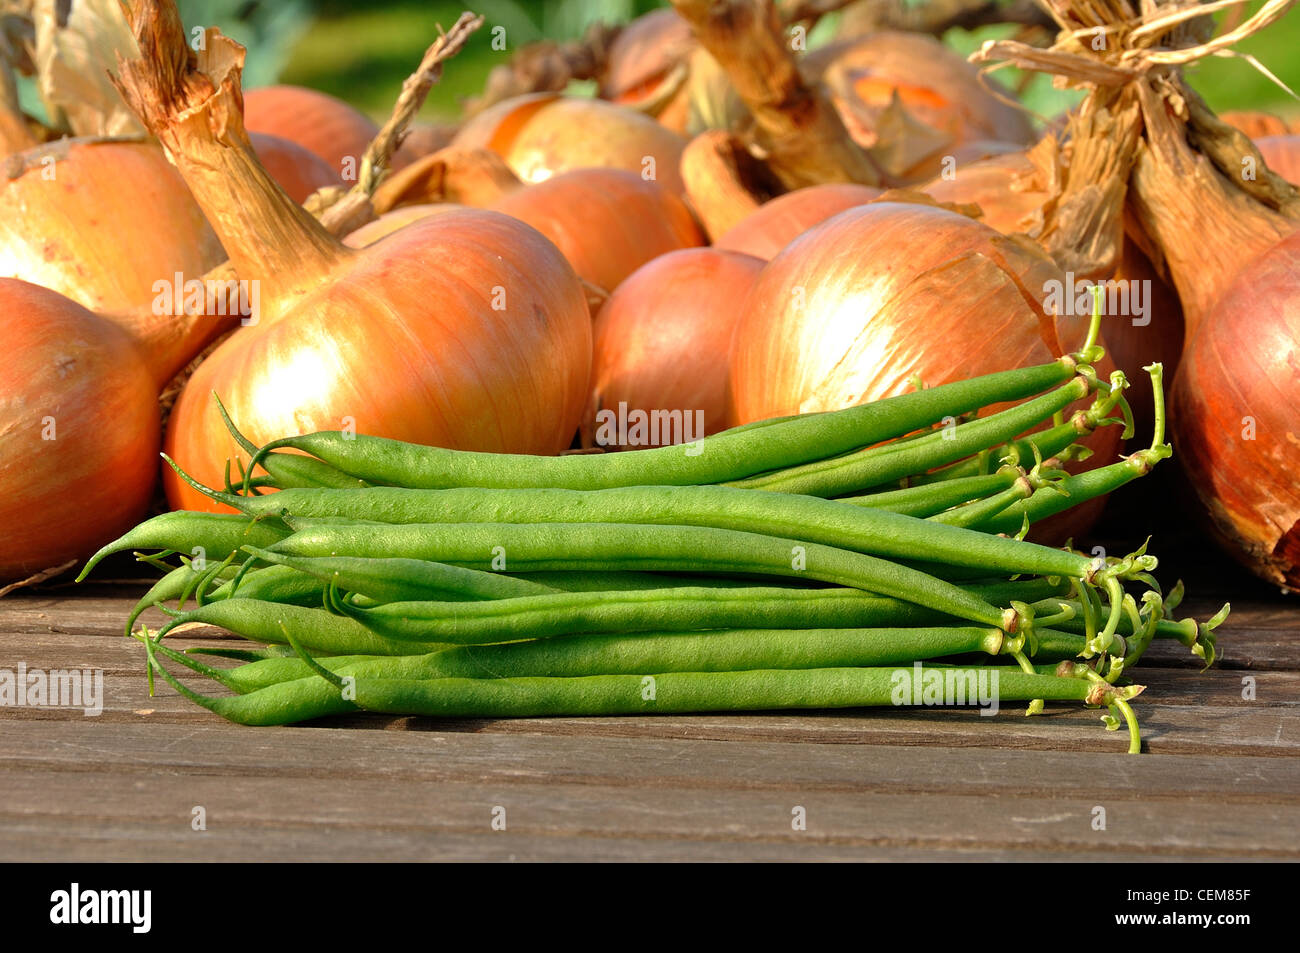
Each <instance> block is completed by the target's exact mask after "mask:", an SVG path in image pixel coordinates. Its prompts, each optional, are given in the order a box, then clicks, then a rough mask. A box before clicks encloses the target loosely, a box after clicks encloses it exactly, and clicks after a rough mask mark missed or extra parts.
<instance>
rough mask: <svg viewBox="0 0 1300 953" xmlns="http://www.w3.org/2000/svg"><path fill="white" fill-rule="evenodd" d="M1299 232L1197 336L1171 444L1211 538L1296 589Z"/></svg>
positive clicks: (1236, 288) (1299, 535) (1299, 552)
mask: <svg viewBox="0 0 1300 953" xmlns="http://www.w3.org/2000/svg"><path fill="white" fill-rule="evenodd" d="M1298 406H1300V232H1297V233H1294V234H1292V235H1291V236H1290V237H1289V238H1287V239H1285V240H1284V241H1282V242H1281V243H1279V244H1278V245H1276V246H1274V247H1273V249H1272V250H1270V251H1269V252H1267V253H1266V254H1264V255H1263V256H1262V257H1261V258H1260V259H1259V260H1258V261H1256V262H1255V263H1254V264H1252V265H1249V266H1247V267H1246V269H1245V270H1244V271H1242V272H1241V273H1240V274H1239V275H1238V277H1237V279H1236V281H1234V282H1233V283H1232V284H1231V285H1230V286H1229V287H1228V288H1227V289H1226V290H1225V291H1224V293H1223V296H1222V297H1220V298H1219V299H1218V301H1217V302H1216V303H1215V305H1214V307H1213V308H1212V309H1211V317H1210V319H1209V320H1207V321H1205V322H1204V323H1203V324H1202V325H1201V327H1200V328H1199V329H1198V330H1197V331H1196V333H1195V334H1193V335H1192V336H1191V340H1190V341H1189V342H1188V346H1187V350H1186V352H1185V353H1184V355H1183V363H1182V366H1181V367H1180V368H1179V371H1178V376H1177V378H1176V380H1175V384H1174V395H1173V408H1172V417H1173V429H1174V447H1175V448H1176V450H1177V453H1178V458H1179V459H1180V460H1181V461H1182V466H1183V469H1184V471H1185V472H1186V473H1187V476H1188V479H1189V480H1190V482H1191V484H1192V486H1193V487H1194V488H1195V490H1196V493H1197V495H1198V496H1199V497H1200V499H1201V501H1202V502H1203V503H1204V505H1205V508H1206V511H1207V512H1208V514H1209V517H1210V523H1211V526H1212V528H1213V530H1214V533H1215V535H1216V536H1217V537H1218V538H1219V539H1220V541H1221V542H1223V543H1224V545H1225V546H1226V548H1227V550H1228V552H1229V553H1231V554H1232V555H1233V556H1234V557H1235V558H1236V559H1237V560H1238V561H1240V562H1241V563H1243V564H1244V565H1245V566H1247V567H1248V568H1249V569H1250V570H1251V571H1252V572H1254V573H1255V574H1256V575H1257V576H1259V577H1260V578H1262V579H1266V580H1268V581H1269V582H1271V583H1274V584H1276V585H1279V586H1282V587H1284V588H1286V589H1290V590H1292V591H1297V590H1300V478H1298V477H1297V475H1296V471H1297V463H1300V426H1297V424H1296V408H1297V407H1298Z"/></svg>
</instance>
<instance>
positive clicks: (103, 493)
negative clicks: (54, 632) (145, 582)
mask: <svg viewBox="0 0 1300 953" xmlns="http://www.w3.org/2000/svg"><path fill="white" fill-rule="evenodd" d="M0 327H3V330H4V343H5V346H4V349H3V351H2V352H0V408H3V410H4V423H3V426H0V525H2V526H3V527H4V545H3V547H0V582H8V581H13V580H16V579H22V578H24V577H27V576H30V575H32V574H34V573H37V572H40V571H41V570H45V569H50V568H53V567H55V566H58V565H61V564H63V563H65V562H67V561H68V560H72V559H77V558H81V557H84V556H86V555H88V554H90V553H91V552H94V550H95V549H96V548H97V547H99V546H100V545H102V544H103V543H105V542H107V541H108V540H110V539H112V538H114V537H115V536H117V535H119V534H120V533H122V532H123V531H124V530H126V529H127V528H129V527H130V526H131V525H132V524H133V523H135V522H136V521H137V520H139V519H140V517H141V516H142V515H143V514H144V512H145V509H146V508H147V507H148V505H149V500H150V497H151V496H152V494H153V487H154V481H155V479H156V477H157V470H156V463H155V461H156V460H157V456H156V454H157V452H158V427H159V425H158V399H157V390H156V388H155V385H154V383H153V375H152V374H151V372H150V369H149V368H148V367H146V366H145V363H144V360H143V358H142V357H141V355H140V354H139V353H138V352H137V350H136V347H135V345H134V344H133V343H132V342H131V340H130V338H128V337H127V335H126V334H125V333H124V332H123V331H122V330H121V329H119V328H118V327H116V326H115V325H113V324H111V323H110V322H108V321H105V320H103V319H102V318H99V317H97V316H96V315H94V314H92V313H91V312H89V311H87V310H86V309H85V308H83V307H81V305H79V304H77V303H76V302H74V301H71V300H69V299H68V298H65V297H64V296H62V295H60V294H57V293H55V292H53V291H50V290H48V289H46V288H41V287H38V286H37V285H33V284H28V283H27V282H23V281H14V280H12V279H8V278H0Z"/></svg>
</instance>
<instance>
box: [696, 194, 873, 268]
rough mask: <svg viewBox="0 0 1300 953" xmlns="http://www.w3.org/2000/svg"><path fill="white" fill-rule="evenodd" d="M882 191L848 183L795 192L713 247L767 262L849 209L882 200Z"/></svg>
mask: <svg viewBox="0 0 1300 953" xmlns="http://www.w3.org/2000/svg"><path fill="white" fill-rule="evenodd" d="M881 191H882V190H881V189H875V188H872V187H871V186H868V185H854V184H852V183H848V182H832V183H828V184H825V185H810V186H808V188H805V189H795V190H794V191H793V192H787V193H786V194H785V195H778V196H777V197H776V198H774V199H772V200H770V201H768V202H764V203H763V204H762V205H761V206H759V207H758V209H756V210H755V211H754V212H752V213H750V214H749V215H748V216H746V217H745V218H744V219H742V220H741V221H740V222H738V223H737V224H735V225H733V226H732V227H731V228H729V229H728V230H727V231H726V232H724V233H723V234H722V235H720V236H719V237H718V238H717V240H716V241H715V242H714V243H713V245H714V247H715V248H725V249H729V250H731V251H738V252H744V253H745V254H747V255H754V256H755V257H757V258H761V259H763V260H764V261H767V260H768V259H770V258H772V257H774V256H775V255H776V253H777V252H779V251H780V250H781V249H782V248H784V247H785V246H786V245H788V244H790V242H791V241H793V240H794V239H795V238H797V237H798V236H800V235H802V234H803V233H804V232H806V231H807V230H808V229H810V228H812V227H813V226H814V225H818V224H820V223H822V222H824V221H826V219H828V218H830V217H831V216H832V215H838V214H839V213H840V212H843V211H844V210H845V209H849V208H853V207H854V206H855V205H864V204H866V203H867V202H870V201H873V200H874V199H876V198H879V197H880V194H881Z"/></svg>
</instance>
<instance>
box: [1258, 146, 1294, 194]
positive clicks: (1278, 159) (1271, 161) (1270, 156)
mask: <svg viewBox="0 0 1300 953" xmlns="http://www.w3.org/2000/svg"><path fill="white" fill-rule="evenodd" d="M1255 145H1256V146H1257V147H1258V148H1259V154H1260V155H1261V156H1263V157H1264V162H1265V163H1266V164H1267V165H1268V167H1269V168H1270V169H1272V170H1273V171H1274V172H1276V173H1277V174H1278V175H1280V176H1282V178H1284V179H1286V180H1287V181H1288V182H1290V183H1291V184H1292V185H1300V135H1294V136H1261V137H1260V138H1258V139H1256V140H1255Z"/></svg>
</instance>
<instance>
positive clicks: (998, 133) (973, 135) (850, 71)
mask: <svg viewBox="0 0 1300 953" xmlns="http://www.w3.org/2000/svg"><path fill="white" fill-rule="evenodd" d="M805 69H806V71H808V72H812V73H816V74H818V75H823V76H825V77H826V79H827V81H828V82H829V83H830V86H831V89H832V91H833V92H834V94H835V99H836V100H837V102H836V108H837V109H839V110H840V112H841V114H842V115H844V116H845V124H846V125H847V126H848V127H849V132H850V134H851V135H853V137H854V139H855V140H857V141H858V142H859V143H860V144H861V145H863V146H866V147H871V146H873V145H875V139H876V137H875V130H874V129H872V128H869V127H866V126H864V125H863V124H862V123H861V122H860V121H859V120H858V117H857V115H856V114H855V113H854V111H853V110H851V109H850V108H847V107H846V106H845V103H844V102H843V99H844V98H845V97H848V96H852V97H854V98H855V99H856V100H857V102H858V104H859V105H860V106H862V107H865V109H866V110H867V111H868V112H876V111H883V110H884V109H885V108H886V107H887V106H888V105H889V103H890V99H891V97H892V96H894V95H895V94H897V96H898V98H899V100H900V101H901V103H902V105H903V107H904V108H905V109H906V110H907V111H908V113H909V114H910V115H911V116H912V117H913V118H914V119H916V120H917V121H919V122H921V123H923V124H924V125H926V126H929V127H930V128H932V129H935V130H937V131H939V132H942V133H945V134H947V135H948V136H950V137H951V140H952V143H951V144H952V145H958V144H960V143H963V142H971V141H974V140H977V139H992V140H998V141H1000V142H1016V143H1021V144H1024V145H1028V144H1029V143H1030V142H1031V141H1032V138H1033V133H1032V129H1031V127H1030V125H1029V122H1028V120H1027V119H1026V118H1025V116H1024V114H1023V113H1022V112H1021V111H1020V110H1018V109H1016V108H1015V107H1013V106H1011V105H1009V104H1007V103H1005V102H1003V101H1001V100H999V99H998V98H997V97H995V96H994V95H993V94H992V93H991V92H989V91H988V88H987V86H986V85H985V84H986V83H987V82H988V80H987V79H986V80H985V81H984V82H983V83H982V82H981V80H980V78H979V76H978V74H977V71H976V69H975V68H974V67H973V66H971V65H970V64H969V63H967V62H966V61H965V60H964V59H963V58H962V56H961V55H960V54H958V53H956V52H954V51H952V50H950V49H948V48H947V47H945V46H944V45H943V44H942V43H940V42H939V41H937V40H936V39H934V38H933V37H931V36H922V35H920V34H913V33H901V32H896V31H890V30H880V31H877V32H876V33H873V34H870V35H869V36H865V37H861V38H858V39H854V40H849V41H846V42H843V43H836V44H832V45H830V46H825V47H821V48H820V49H817V50H814V51H813V52H812V53H809V54H808V56H807V57H805Z"/></svg>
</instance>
